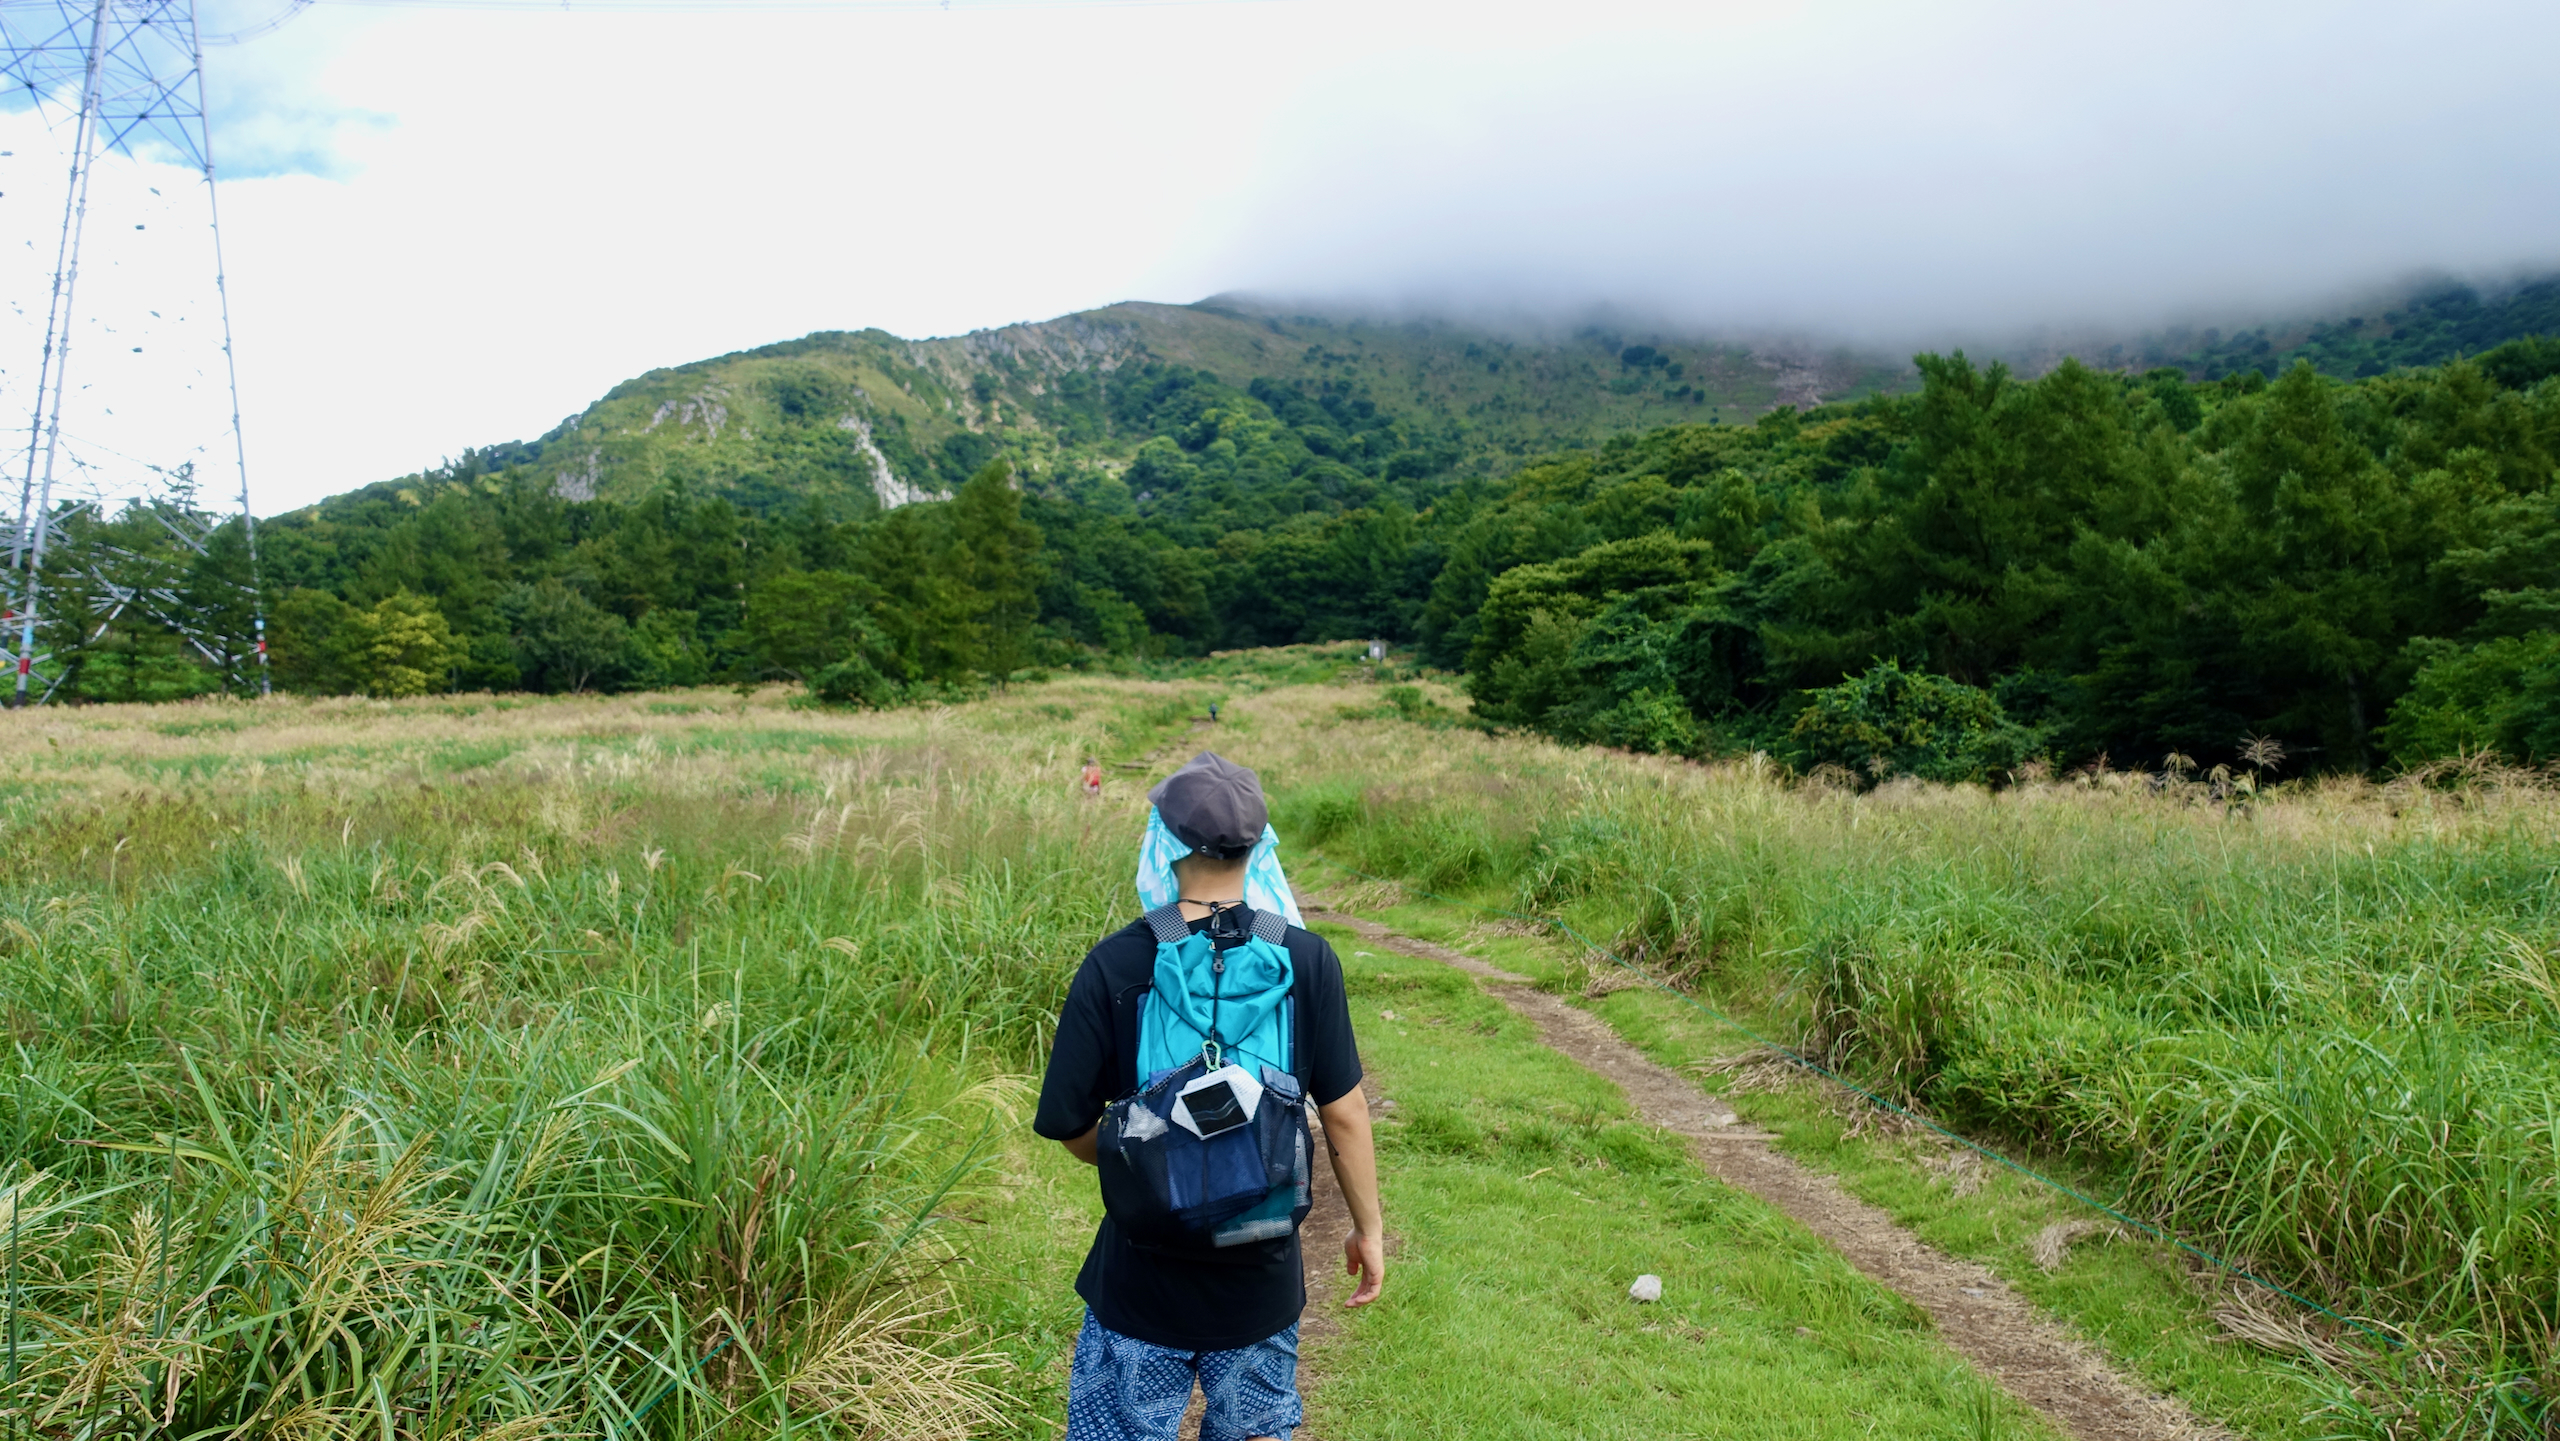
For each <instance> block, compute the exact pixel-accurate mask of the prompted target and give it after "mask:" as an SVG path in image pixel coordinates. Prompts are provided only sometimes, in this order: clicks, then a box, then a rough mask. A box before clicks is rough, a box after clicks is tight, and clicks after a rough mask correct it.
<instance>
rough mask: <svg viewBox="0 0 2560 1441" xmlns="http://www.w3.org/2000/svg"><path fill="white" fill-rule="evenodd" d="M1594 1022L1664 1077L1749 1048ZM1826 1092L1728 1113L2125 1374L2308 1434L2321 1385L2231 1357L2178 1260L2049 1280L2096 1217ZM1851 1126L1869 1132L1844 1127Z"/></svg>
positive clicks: (1635, 1004) (2125, 1254)
mask: <svg viewBox="0 0 2560 1441" xmlns="http://www.w3.org/2000/svg"><path fill="white" fill-rule="evenodd" d="M1592 1009H1593V1010H1595V1011H1596V1012H1598V1014H1599V1015H1601V1016H1602V1017H1603V1018H1604V1019H1606V1020H1607V1021H1608V1022H1609V1023H1610V1025H1611V1026H1612V1027H1614V1028H1615V1029H1616V1030H1617V1031H1618V1033H1619V1034H1621V1035H1623V1036H1625V1037H1626V1038H1627V1039H1628V1040H1630V1041H1632V1042H1634V1043H1635V1045H1636V1046H1637V1047H1638V1049H1640V1050H1642V1051H1644V1052H1645V1054H1647V1055H1648V1056H1650V1057H1652V1058H1653V1059H1654V1060H1655V1061H1657V1062H1659V1063H1661V1064H1663V1065H1666V1066H1672V1067H1675V1068H1676V1067H1682V1066H1692V1065H1695V1064H1697V1063H1699V1062H1701V1061H1704V1060H1710V1059H1713V1058H1717V1057H1725V1056H1733V1055H1737V1054H1742V1053H1746V1052H1748V1051H1750V1050H1751V1049H1753V1048H1752V1046H1751V1044H1750V1043H1749V1042H1748V1041H1747V1040H1746V1039H1745V1038H1744V1037H1742V1036H1740V1035H1739V1034H1737V1033H1736V1032H1735V1031H1733V1030H1732V1029H1731V1028H1730V1027H1727V1026H1724V1025H1721V1024H1718V1023H1716V1022H1715V1021H1713V1020H1712V1019H1711V1018H1708V1017H1705V1016H1702V1015H1700V1014H1699V1013H1698V1012H1696V1011H1694V1010H1692V1009H1690V1008H1688V1007H1686V1006H1683V1005H1681V1004H1680V1003H1679V1002H1678V1001H1676V1000H1674V999H1672V998H1671V997H1668V996H1665V995H1663V994H1662V993H1660V992H1658V991H1654V990H1650V989H1640V990H1627V991H1619V992H1617V993H1615V994H1613V995H1610V996H1608V997H1607V998H1606V999H1604V1000H1602V1001H1600V1002H1599V1003H1597V1004H1596V1005H1594V1006H1593V1007H1592ZM1704 1085H1705V1088H1706V1089H1708V1090H1710V1091H1714V1092H1716V1093H1718V1094H1726V1093H1727V1092H1728V1091H1729V1090H1730V1087H1729V1086H1728V1085H1727V1084H1725V1082H1724V1080H1723V1078H1720V1077H1712V1076H1711V1077H1709V1078H1707V1079H1706V1080H1705V1081H1704ZM1838 1094H1839V1093H1836V1092H1828V1093H1826V1092H1825V1091H1824V1090H1823V1089H1821V1088H1818V1087H1816V1086H1814V1085H1811V1084H1807V1085H1803V1086H1797V1087H1791V1088H1789V1089H1785V1090H1779V1091H1749V1092H1744V1093H1739V1094H1730V1095H1728V1101H1729V1103H1730V1104H1731V1105H1732V1106H1733V1108H1734V1110H1735V1112H1736V1114H1738V1115H1739V1116H1741V1117H1742V1118H1743V1120H1744V1121H1745V1122H1747V1123H1749V1124H1751V1125H1756V1126H1760V1127H1762V1128H1764V1129H1767V1130H1770V1131H1773V1132H1775V1133H1776V1134H1777V1135H1778V1137H1779V1141H1778V1149H1779V1150H1781V1151H1783V1152H1784V1153H1786V1154H1787V1155H1789V1156H1792V1157H1794V1158H1795V1159H1796V1160H1798V1161H1801V1162H1803V1163H1804V1164H1806V1165H1808V1166H1811V1167H1812V1168H1814V1169H1816V1170H1819V1171H1824V1172H1828V1173H1830V1174H1832V1175H1834V1176H1837V1177H1838V1178H1839V1179H1840V1180H1841V1182H1842V1184H1843V1185H1844V1186H1846V1188H1847V1189H1848V1190H1849V1192H1850V1193H1851V1194H1852V1195H1855V1196H1857V1197H1859V1198H1860V1199H1862V1200H1865V1201H1868V1202H1871V1203H1873V1204H1874V1205H1876V1206H1879V1207H1881V1208H1883V1209H1884V1210H1885V1211H1886V1212H1888V1213H1890V1214H1891V1215H1892V1217H1893V1218H1894V1220H1895V1221H1896V1222H1897V1223H1899V1224H1901V1225H1903V1226H1905V1227H1907V1228H1909V1229H1910V1230H1911V1231H1912V1232H1913V1233H1914V1234H1916V1235H1918V1236H1919V1237H1920V1238H1921V1239H1923V1240H1925V1241H1927V1242H1929V1243H1930V1244H1931V1245H1934V1246H1936V1247H1938V1248H1939V1249H1940V1250H1942V1251H1946V1252H1948V1253H1949V1254H1952V1255H1957V1256H1963V1257H1968V1258H1970V1259H1973V1260H1976V1261H1980V1262H1982V1263H1984V1264H1985V1265H1987V1266H1989V1267H1990V1268H1991V1269H1992V1270H1993V1271H1994V1272H1995V1273H1997V1274H1998V1275H1999V1276H2000V1277H2001V1278H2002V1279H2003V1280H2006V1281H2008V1282H2009V1283H2010V1284H2011V1285H2012V1286H2014V1287H2016V1288H2017V1289H2018V1290H2019V1291H2020V1292H2021V1293H2022V1294H2024V1295H2026V1296H2027V1297H2028V1298H2029V1299H2031V1300H2033V1301H2035V1302H2036V1303H2037V1304H2038V1305H2040V1306H2042V1307H2044V1308H2045V1309H2046V1310H2048V1311H2050V1312H2052V1313H2053V1314H2055V1315H2057V1316H2060V1317H2062V1318H2064V1319H2066V1320H2068V1321H2070V1322H2071V1323H2072V1324H2073V1326H2075V1327H2076V1328H2077V1329H2078V1330H2079V1331H2080V1333H2081V1334H2082V1335H2084V1336H2086V1337H2088V1338H2089V1339H2091V1340H2092V1341H2095V1342H2096V1343H2098V1345H2099V1346H2100V1348H2101V1349H2103V1350H2104V1351H2105V1352H2106V1353H2107V1354H2108V1355H2110V1356H2111V1357H2113V1358H2114V1359H2115V1360H2116V1361H2117V1363H2118V1364H2120V1365H2121V1366H2123V1367H2124V1368H2125V1369H2126V1370H2127V1371H2128V1372H2130V1373H2131V1374H2133V1375H2135V1376H2138V1377H2140V1378H2141V1379H2142V1380H2144V1381H2145V1382H2147V1383H2149V1384H2150V1385H2152V1386H2154V1387H2157V1388H2158V1389H2160V1390H2162V1391H2166V1392H2169V1393H2171V1394H2174V1395H2176V1396H2179V1397H2180V1398H2182V1399H2184V1400H2185V1401H2186V1402H2187V1403H2188V1404H2189V1406H2190V1407H2192V1408H2193V1409H2194V1410H2195V1411H2196V1412H2197V1413H2198V1414H2201V1415H2206V1416H2212V1417H2215V1418H2216V1419H2218V1420H2220V1421H2222V1422H2223V1423H2224V1424H2225V1425H2228V1426H2231V1427H2232V1428H2234V1429H2236V1430H2239V1431H2241V1432H2243V1433H2244V1434H2247V1435H2250V1436H2255V1437H2263V1438H2268V1441H2275V1438H2280V1437H2308V1436H2310V1435H2313V1434H2316V1428H2314V1427H2313V1426H2311V1425H2310V1424H2309V1418H2310V1417H2311V1415H2312V1413H2313V1412H2314V1411H2316V1410H2317V1408H2318V1406H2319V1404H2320V1402H2321V1400H2322V1396H2321V1393H2320V1390H2319V1388H2318V1386H2317V1384H2316V1381H2317V1378H2316V1377H2314V1376H2312V1375H2308V1374H2305V1373H2304V1372H2303V1371H2302V1370H2299V1369H2297V1368H2296V1367H2294V1366H2291V1365H2288V1364H2286V1363H2285V1362H2282V1361H2279V1360H2277V1359H2275V1358H2273V1357H2269V1356H2265V1355H2263V1354H2259V1353H2256V1352H2253V1351H2250V1350H2248V1349H2246V1348H2243V1347H2239V1346H2235V1345H2234V1344H2232V1342H2231V1338H2230V1337H2229V1336H2228V1335H2227V1334H2225V1333H2224V1332H2222V1331H2221V1329H2220V1328H2219V1327H2218V1326H2217V1325H2216V1324H2215V1323H2214V1320H2213V1317H2212V1307H2211V1304H2210V1301H2211V1296H2210V1293H2208V1292H2205V1291H2203V1290H2200V1289H2199V1287H2198V1286H2197V1284H2196V1282H2195V1280H2194V1278H2193V1277H2192V1276H2191V1274H2190V1271H2189V1268H2188V1266H2187V1265H2186V1264H2185V1258H2184V1257H2183V1256H2182V1255H2181V1254H2180V1253H2178V1252H2176V1251H2174V1250H2173V1249H2171V1248H2169V1247H2166V1246H2162V1245H2159V1244H2157V1243H2154V1242H2149V1241H2143V1240H2129V1241H2106V1242H2096V1241H2084V1242H2083V1243H2081V1244H2079V1245H2077V1246H2074V1247H2073V1248H2071V1249H2070V1250H2069V1252H2068V1253H2067V1254H2066V1259H2065V1262H2064V1264H2063V1266H2062V1267H2061V1268H2060V1269H2059V1270H2058V1271H2057V1272H2055V1273H2053V1274H2047V1273H2046V1272H2045V1271H2043V1270H2042V1269H2040V1268H2039V1267H2038V1266H2037V1265H2036V1264H2035V1262H2034V1259H2033V1257H2032V1254H2031V1252H2030V1251H2029V1247H2028V1243H2029V1241H2030V1240H2031V1239H2032V1238H2033V1237H2034V1236H2035V1235H2036V1233H2037V1232H2038V1231H2040V1230H2042V1229H2043V1228H2044V1227H2046V1226H2049V1225H2052V1224H2054V1223H2056V1222H2066V1221H2076V1220H2083V1219H2100V1218H2098V1217H2097V1215H2096V1213H2094V1212H2092V1211H2091V1210H2090V1209H2089V1208H2087V1207H2085V1206H2082V1205H2080V1204H2079V1203H2077V1202H2075V1201H2072V1200H2070V1199H2069V1198H2067V1197H2064V1196H2061V1195H2059V1194H2057V1193H2055V1192H2054V1191H2052V1190H2051V1189H2049V1188H2047V1187H2045V1186H2042V1185H2039V1184H2037V1183H2036V1182H2034V1181H2032V1180H2029V1179H2027V1178H2025V1177H2023V1176H2020V1175H2018V1174H2017V1173H2015V1172H2013V1171H2009V1170H2007V1169H2005V1168H2002V1167H1999V1166H1997V1165H1995V1164H1992V1163H1988V1162H1981V1161H1979V1158H1975V1162H1974V1163H1973V1164H1965V1163H1962V1162H1959V1163H1958V1165H1959V1167H1960V1169H1932V1168H1931V1163H1932V1162H1937V1163H1939V1164H1940V1165H1941V1166H1944V1164H1945V1163H1946V1161H1947V1160H1948V1159H1949V1158H1950V1156H1951V1154H1953V1155H1961V1154H1965V1153H1961V1152H1955V1153H1951V1152H1950V1150H1949V1149H1948V1148H1947V1147H1945V1146H1943V1145H1939V1144H1933V1143H1932V1142H1931V1141H1929V1140H1927V1139H1923V1138H1921V1137H1918V1136H1914V1135H1910V1134H1907V1133H1903V1132H1899V1131H1893V1130H1880V1129H1878V1120H1877V1118H1874V1117H1870V1116H1867V1115H1866V1114H1865V1112H1866V1111H1871V1110H1872V1109H1873V1108H1872V1107H1871V1106H1868V1104H1867V1103H1866V1102H1864V1101H1851V1102H1849V1103H1840V1102H1835V1101H1833V1100H1832V1097H1833V1096H1836V1095H1838ZM1860 1108H1865V1109H1864V1110H1863V1111H1862V1110H1861V1109H1860ZM1860 1119H1864V1120H1866V1121H1867V1125H1866V1126H1865V1127H1858V1126H1856V1125H1855V1124H1854V1122H1856V1121H1857V1120H1860ZM1886 1124H1888V1125H1889V1123H1886ZM1853 1130H1854V1131H1856V1132H1857V1134H1854V1135H1853V1134H1852V1132H1853ZM2027 1159H2028V1160H2030V1161H2031V1162H2032V1164H2034V1165H2035V1167H2036V1168H2037V1169H2039V1170H2041V1171H2044V1172H2045V1173H2046V1174H2049V1175H2055V1179H2057V1180H2061V1181H2063V1182H2064V1183H2065V1184H2071V1185H2076V1186H2079V1187H2088V1188H2093V1189H2095V1190H2096V1191H2097V1192H2098V1193H2099V1194H2100V1198H2101V1199H2113V1198H2111V1197H2108V1196H2107V1195H2105V1191H2106V1187H2105V1183H2104V1180H2103V1179H2102V1178H2097V1177H2091V1176H2087V1175H2083V1174H2079V1173H2078V1170H2077V1168H2075V1167H2073V1166H2072V1165H2071V1164H2070V1163H2069V1161H2068V1160H2067V1159H2066V1158H2062V1157H2053V1156H2037V1157H2030V1158H2027ZM2056 1173H2059V1174H2056ZM1959 1178H1961V1182H1960V1180H1959ZM1959 1184H1961V1185H1962V1186H1963V1187H1964V1190H1963V1191H1962V1192H1960V1191H1959V1189H1958V1186H1959ZM2282 1305H2283V1308H2284V1309H2287V1310H2291V1309H2292V1307H2291V1303H2289V1302H2288V1303H2282Z"/></svg>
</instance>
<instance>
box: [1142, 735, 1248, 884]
mask: <svg viewBox="0 0 2560 1441" xmlns="http://www.w3.org/2000/svg"><path fill="white" fill-rule="evenodd" d="M1147 799H1148V800H1150V801H1153V802H1155V807H1156V814H1157V815H1159V816H1161V817H1163V818H1164V828H1165V829H1166V830H1169V831H1171V832H1173V836H1174V839H1176V840H1178V841H1180V842H1182V843H1183V844H1184V845H1186V846H1189V847H1191V849H1192V851H1193V853H1194V854H1197V855H1204V856H1212V857H1215V858H1217V859H1219V860H1234V859H1236V858H1237V857H1239V856H1242V855H1246V854H1248V853H1250V852H1251V851H1252V850H1253V847H1254V843H1255V842H1257V841H1259V840H1261V839H1262V828H1263V827H1264V826H1266V825H1269V824H1270V823H1271V808H1270V807H1268V806H1266V805H1264V804H1263V802H1262V778H1261V777H1260V776H1257V775H1255V774H1254V773H1253V772H1251V771H1249V770H1246V769H1245V768H1244V767H1242V766H1240V765H1237V764H1236V763H1235V762H1233V761H1231V760H1228V759H1227V758H1226V757H1225V756H1222V755H1219V754H1218V753H1217V752H1216V751H1202V752H1201V753H1200V754H1198V755H1196V756H1193V757H1192V758H1191V761H1190V763H1189V764H1187V765H1185V766H1184V767H1183V768H1182V769H1180V770H1178V771H1175V772H1174V773H1173V774H1171V775H1169V776H1166V777H1165V778H1164V779H1163V780H1160V781H1158V782H1156V787H1155V789H1154V790H1151V791H1149V792H1147Z"/></svg>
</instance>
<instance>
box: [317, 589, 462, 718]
mask: <svg viewBox="0 0 2560 1441" xmlns="http://www.w3.org/2000/svg"><path fill="white" fill-rule="evenodd" d="M337 641H338V654H339V656H340V664H341V666H342V667H343V670H344V674H345V675H346V678H347V679H348V681H349V682H351V683H352V684H353V685H354V686H355V687H356V688H357V689H358V690H361V691H363V692H364V693H365V694H366V695H371V696H404V695H424V694H426V693H427V692H428V691H429V690H431V689H436V688H439V687H441V686H442V685H443V684H444V678H445V671H446V668H447V667H448V666H450V665H451V664H452V661H453V629H452V627H450V626H448V625H446V624H445V619H444V612H442V611H440V610H438V609H436V603H435V602H434V601H431V600H429V599H427V598H426V597H425V596H422V595H417V594H414V593H412V592H410V591H405V590H403V591H397V592H394V593H393V594H391V595H387V596H384V597H383V598H382V599H380V600H378V601H375V602H374V603H373V606H372V608H371V609H364V610H359V609H355V608H353V607H350V608H349V609H348V611H347V613H346V616H345V618H344V619H343V620H341V621H340V623H339V629H338V636H337Z"/></svg>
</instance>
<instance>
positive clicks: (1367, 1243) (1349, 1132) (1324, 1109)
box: [1316, 1087, 1387, 1306]
mask: <svg viewBox="0 0 2560 1441" xmlns="http://www.w3.org/2000/svg"><path fill="white" fill-rule="evenodd" d="M1316 1119H1318V1120H1320V1121H1322V1122H1323V1123H1324V1142H1325V1149H1326V1150H1328V1151H1331V1152H1332V1153H1333V1179H1334V1180H1335V1181H1336V1182H1338V1183H1340V1185H1341V1187H1342V1200H1343V1204H1344V1205H1345V1206H1347V1207H1349V1208H1350V1211H1351V1235H1350V1237H1349V1238H1348V1239H1346V1240H1345V1241H1344V1242H1343V1243H1342V1269H1343V1270H1344V1272H1345V1273H1347V1274H1349V1275H1352V1276H1356V1277H1358V1278H1359V1279H1360V1285H1359V1287H1358V1289H1356V1290H1354V1291H1353V1292H1352V1293H1351V1297H1350V1299H1349V1300H1347V1301H1345V1302H1343V1303H1342V1304H1344V1305H1346V1306H1366V1305H1368V1304H1369V1303H1370V1302H1372V1301H1375V1300H1377V1299H1378V1288H1379V1287H1380V1286H1381V1285H1383V1284H1385V1282H1386V1279H1387V1245H1386V1236H1387V1223H1386V1218H1385V1217H1384V1216H1382V1215H1380V1214H1379V1211H1378V1153H1377V1151H1376V1149H1375V1148H1374V1146H1373V1143H1372V1142H1371V1140H1370V1138H1369V1098H1368V1097H1367V1096H1365V1095H1363V1094H1361V1092H1360V1091H1359V1089H1358V1088H1357V1087H1354V1088H1353V1089H1352V1091H1351V1093H1350V1094H1349V1095H1346V1096H1342V1097H1339V1098H1337V1099H1336V1100H1334V1101H1332V1102H1330V1103H1328V1104H1326V1105H1322V1106H1318V1107H1317V1108H1316Z"/></svg>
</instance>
